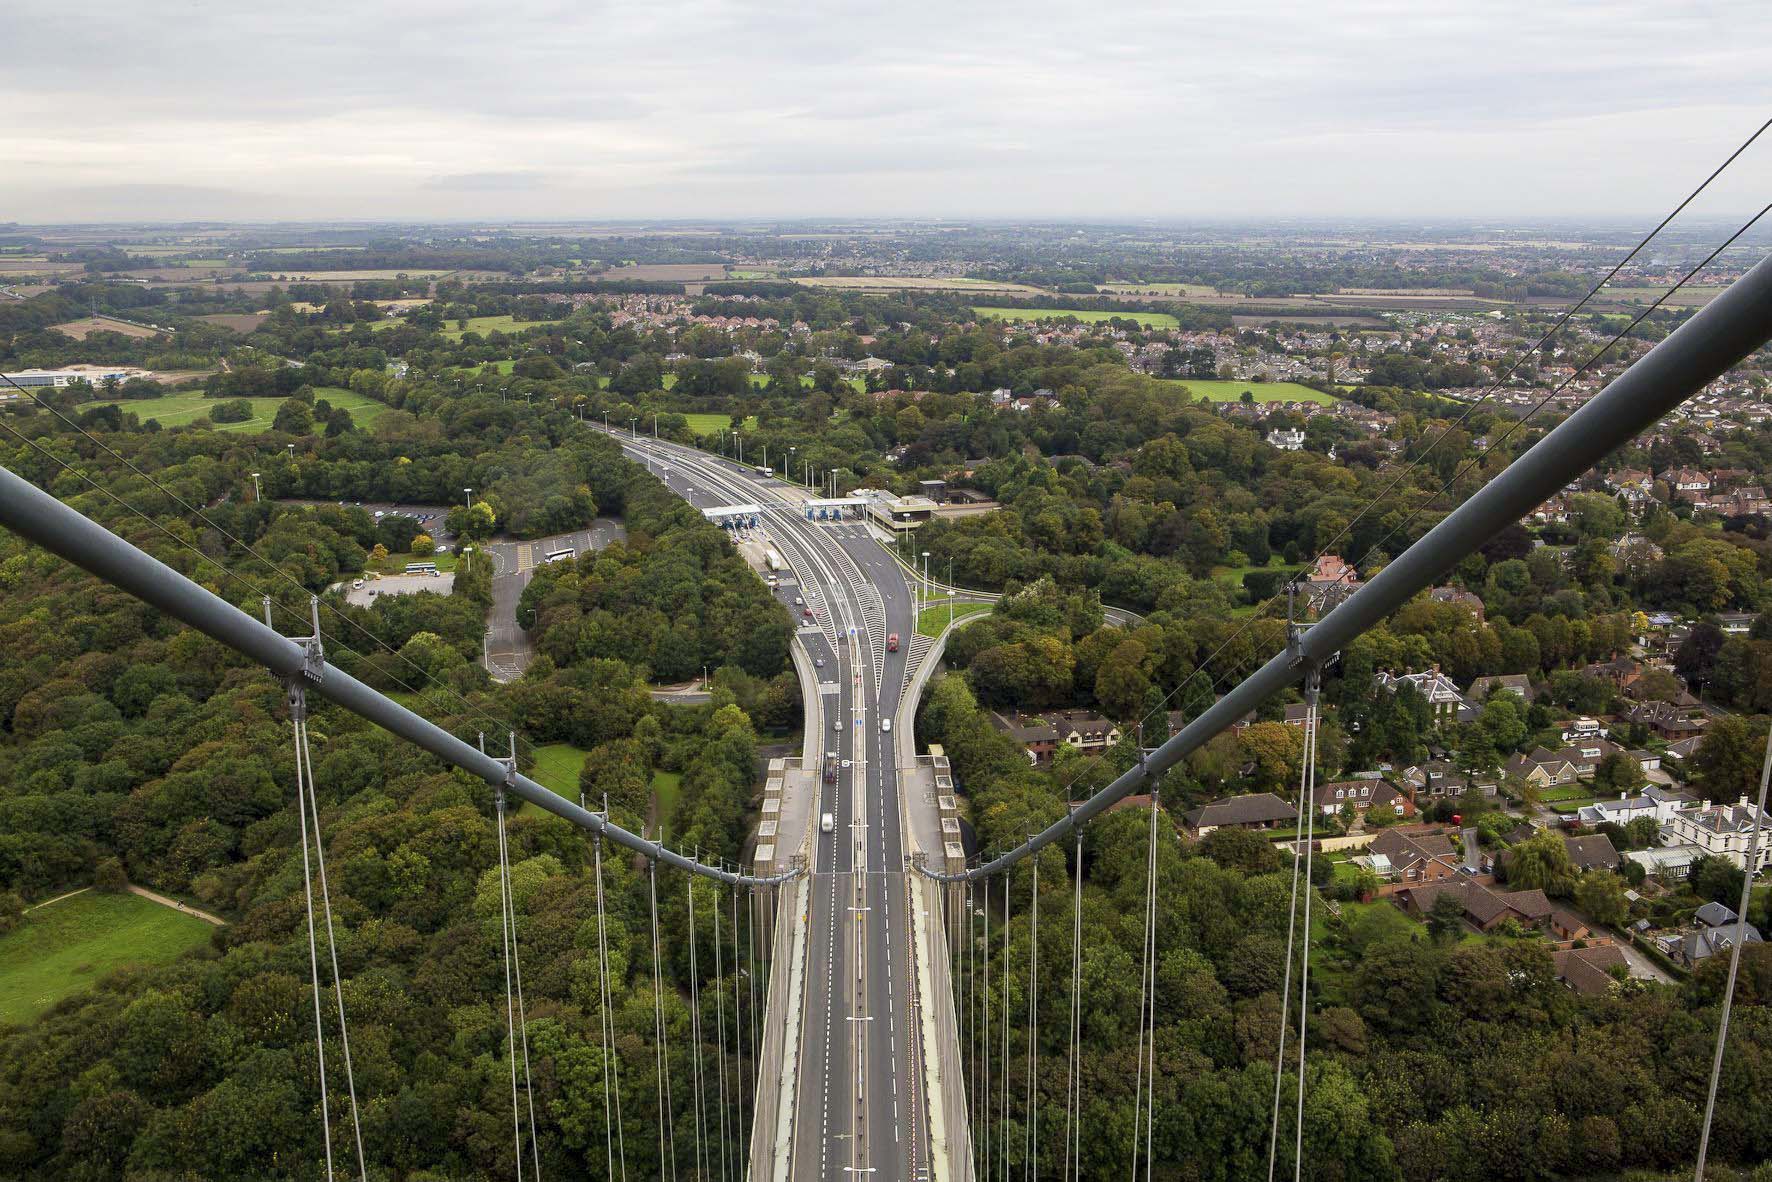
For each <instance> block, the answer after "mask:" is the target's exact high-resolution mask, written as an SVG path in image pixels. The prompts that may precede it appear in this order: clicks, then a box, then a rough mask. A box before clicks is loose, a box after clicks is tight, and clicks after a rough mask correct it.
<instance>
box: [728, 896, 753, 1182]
mask: <svg viewBox="0 0 1772 1182" xmlns="http://www.w3.org/2000/svg"><path fill="white" fill-rule="evenodd" d="M740 963H741V962H740V961H739V959H738V887H736V886H734V887H733V888H732V1050H733V1053H734V1054H735V1055H737V1057H738V1059H737V1065H738V1071H737V1074H735V1075H734V1076H733V1077H732V1103H733V1111H734V1115H735V1116H736V1118H737V1121H738V1125H737V1129H736V1134H737V1141H738V1144H735V1145H734V1146H733V1149H734V1152H735V1156H736V1158H737V1161H736V1162H735V1164H736V1165H737V1167H738V1171H737V1172H738V1176H739V1177H740V1178H743V1177H745V1176H746V1171H747V1167H746V1165H745V1162H746V1161H747V1160H748V1159H747V1157H746V1156H745V1154H746V1149H747V1148H748V1144H749V1143H748V1142H746V1141H744V1135H745V1132H744V1129H745V1123H744V1011H743V1010H742V1009H740V1007H739V1004H738V997H739V995H738V986H739V975H740V973H741V971H742V970H741V969H740V967H739V965H740Z"/></svg>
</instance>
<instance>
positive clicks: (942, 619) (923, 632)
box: [917, 603, 991, 638]
mask: <svg viewBox="0 0 1772 1182" xmlns="http://www.w3.org/2000/svg"><path fill="white" fill-rule="evenodd" d="M948 610H949V605H948V604H945V603H943V604H938V605H936V606H935V607H926V608H924V609H923V610H922V611H920V612H918V613H917V634H918V635H919V636H928V637H931V638H933V637H936V636H940V635H941V632H942V629H944V628H946V627H947V626H948ZM952 610H953V613H954V615H953V618H954V619H956V620H964V619H965V618H966V617H967V616H977V615H984V614H986V613H988V612H989V611H990V610H991V605H990V604H988V603H956V604H953V605H952Z"/></svg>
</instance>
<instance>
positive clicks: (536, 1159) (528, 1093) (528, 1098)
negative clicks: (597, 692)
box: [498, 743, 541, 1182]
mask: <svg viewBox="0 0 1772 1182" xmlns="http://www.w3.org/2000/svg"><path fill="white" fill-rule="evenodd" d="M511 749H512V752H513V755H512V758H513V759H515V758H516V756H515V754H514V752H515V751H516V744H515V743H513V744H512V745H511ZM499 799H500V801H501V802H502V801H503V799H504V798H503V796H502V795H501V796H500V798H499ZM498 839H499V846H500V848H501V849H502V850H503V851H504V857H505V861H506V863H507V864H508V863H509V861H510V845H509V842H508V841H507V840H506V838H505V811H504V808H503V806H502V804H501V806H500V808H499V810H498ZM503 878H504V882H505V892H506V894H507V895H508V896H509V898H510V902H511V907H510V913H511V970H512V974H513V975H514V976H515V977H516V981H517V1037H518V1038H519V1039H521V1040H522V1044H523V1098H524V1101H525V1102H526V1103H527V1105H528V1107H529V1155H530V1161H531V1164H532V1165H533V1166H534V1167H535V1177H536V1179H537V1182H539V1180H540V1178H541V1144H540V1141H539V1135H538V1132H537V1130H536V1127H535V1080H534V1078H533V1077H532V1076H531V1075H530V1074H529V1015H528V1012H527V1011H526V1009H525V1008H524V1005H523V956H522V953H521V952H520V951H519V949H518V947H517V893H516V888H515V886H514V885H513V884H512V883H511V881H510V875H509V874H508V873H507V874H505V875H503Z"/></svg>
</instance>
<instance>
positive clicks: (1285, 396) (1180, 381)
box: [1156, 378, 1341, 406]
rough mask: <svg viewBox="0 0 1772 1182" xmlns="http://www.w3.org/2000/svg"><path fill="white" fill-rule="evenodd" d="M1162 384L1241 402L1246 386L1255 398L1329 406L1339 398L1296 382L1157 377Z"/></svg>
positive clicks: (1201, 395)
mask: <svg viewBox="0 0 1772 1182" xmlns="http://www.w3.org/2000/svg"><path fill="white" fill-rule="evenodd" d="M1156 381H1158V382H1160V383H1162V384H1163V385H1165V386H1174V387H1177V388H1178V389H1182V390H1186V391H1187V392H1188V393H1189V394H1192V395H1193V396H1194V397H1195V398H1205V399H1207V400H1208V401H1211V402H1241V401H1242V399H1243V391H1245V390H1247V391H1249V393H1250V394H1251V395H1252V396H1253V397H1254V399H1255V401H1257V402H1317V403H1321V404H1322V405H1324V406H1331V405H1333V404H1334V403H1336V402H1339V401H1341V400H1340V399H1339V398H1336V397H1335V396H1334V395H1333V394H1325V393H1323V392H1322V391H1321V390H1313V389H1311V388H1310V387H1309V386H1301V385H1299V384H1298V383H1297V382H1230V381H1220V380H1218V379H1215V378H1214V379H1206V378H1157V379H1156Z"/></svg>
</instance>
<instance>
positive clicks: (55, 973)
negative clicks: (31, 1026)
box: [0, 891, 215, 1026]
mask: <svg viewBox="0 0 1772 1182" xmlns="http://www.w3.org/2000/svg"><path fill="white" fill-rule="evenodd" d="M214 930H215V928H214V927H213V926H211V925H210V924H207V923H205V922H204V921H202V920H200V919H197V918H196V917H194V916H190V915H181V914H180V913H179V912H177V911H174V910H173V909H172V908H170V907H162V906H161V905H160V904H158V903H150V902H148V900H146V899H142V898H137V897H136V896H135V895H101V894H99V893H98V892H97V891H87V892H86V893H85V894H83V895H75V896H74V897H73V898H71V899H63V900H62V901H61V902H59V903H52V904H50V905H49V906H48V907H44V908H42V909H40V910H37V911H30V912H26V914H25V917H24V922H23V923H21V924H20V925H19V926H18V928H17V929H16V930H14V931H12V932H9V933H7V934H6V935H5V936H0V1026H3V1025H5V1024H7V1023H8V1022H20V1023H23V1022H29V1021H31V1020H32V1019H33V1018H35V1017H37V1015H39V1014H41V1013H42V1012H43V1011H44V1010H47V1009H48V1008H49V1007H50V1006H52V1005H54V1004H55V1003H56V1002H58V1001H60V1000H61V999H62V998H64V997H67V996H68V995H69V994H71V993H75V992H77V991H78V990H81V989H85V988H86V987H88V986H90V985H93V984H95V983H96V982H97V981H98V980H99V979H100V978H102V977H103V976H105V974H107V973H110V972H112V971H114V970H116V969H120V968H122V967H124V966H125V965H138V964H164V963H166V962H167V961H169V960H173V959H176V958H177V957H178V956H179V955H180V954H182V953H184V952H186V951H187V950H189V949H192V948H200V947H202V946H203V945H205V944H207V943H208V942H209V934H210V933H211V932H213V931H214Z"/></svg>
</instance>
